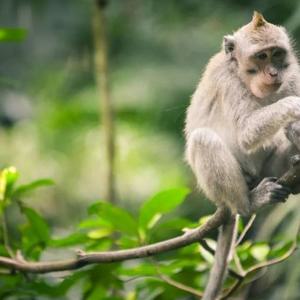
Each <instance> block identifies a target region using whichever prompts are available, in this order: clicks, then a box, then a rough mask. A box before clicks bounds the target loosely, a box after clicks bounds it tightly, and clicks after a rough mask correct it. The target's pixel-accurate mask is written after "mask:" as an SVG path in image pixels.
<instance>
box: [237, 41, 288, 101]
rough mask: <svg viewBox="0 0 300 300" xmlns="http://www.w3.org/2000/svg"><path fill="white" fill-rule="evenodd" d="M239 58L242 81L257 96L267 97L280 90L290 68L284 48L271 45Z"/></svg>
mask: <svg viewBox="0 0 300 300" xmlns="http://www.w3.org/2000/svg"><path fill="white" fill-rule="evenodd" d="M237 59H238V61H239V64H238V66H239V75H240V77H241V79H242V81H243V82H244V83H245V85H246V86H247V88H248V89H249V90H250V91H251V92H252V93H253V94H254V95H255V96H256V97H257V98H265V97H267V96H270V95H271V94H272V93H276V91H278V89H279V88H280V86H281V84H282V83H283V81H284V77H285V73H286V70H287V69H288V62H287V51H286V50H285V49H284V48H282V47H276V46H274V47H269V48H266V49H262V50H260V51H258V52H255V53H253V54H251V55H250V56H249V57H248V58H242V59H239V58H238V57H237Z"/></svg>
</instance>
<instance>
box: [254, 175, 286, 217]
mask: <svg viewBox="0 0 300 300" xmlns="http://www.w3.org/2000/svg"><path fill="white" fill-rule="evenodd" d="M276 181H277V178H276V177H266V178H264V179H263V180H262V181H261V182H260V183H259V185H258V186H257V187H256V188H254V189H253V190H252V191H251V192H250V197H251V209H252V212H256V211H257V210H258V209H260V208H261V207H263V206H266V205H270V204H276V203H279V202H285V201H286V199H287V198H288V196H289V195H290V194H291V190H290V188H288V187H286V186H283V185H281V184H279V183H277V182H276Z"/></svg>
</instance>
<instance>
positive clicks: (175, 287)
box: [0, 167, 294, 300]
mask: <svg viewBox="0 0 300 300" xmlns="http://www.w3.org/2000/svg"><path fill="white" fill-rule="evenodd" d="M18 179H19V173H18V171H17V170H16V169H15V168H14V167H9V168H6V169H4V170H2V172H1V173H0V187H1V190H0V196H1V202H0V204H1V208H2V210H1V211H2V212H1V218H2V221H3V222H2V223H3V224H4V226H2V228H1V236H2V239H4V244H3V246H2V247H1V248H0V254H1V255H2V256H15V255H16V252H17V250H21V253H22V255H23V258H24V259H26V260H39V259H41V258H42V257H44V258H45V257H47V253H48V255H49V253H55V252H56V251H59V250H60V253H64V252H67V253H69V252H70V250H72V249H73V250H74V248H75V247H76V248H80V249H82V250H86V251H108V250H111V249H114V250H115V249H126V248H131V247H137V246H141V245H143V244H145V243H148V242H149V241H151V242H156V241H160V240H162V239H166V238H170V237H172V236H175V235H179V234H181V233H182V229H183V228H193V227H195V226H198V225H199V224H200V223H203V222H204V219H207V218H208V217H205V218H201V219H200V220H199V222H198V223H195V222H192V221H191V220H188V219H184V218H180V217H178V216H176V214H175V215H174V210H175V209H176V208H177V207H178V206H180V205H182V203H183V201H184V200H185V198H186V196H187V194H188V193H189V190H188V189H187V188H174V189H170V190H166V191H162V192H160V193H158V194H156V195H154V196H153V197H152V198H150V199H148V200H147V201H145V202H144V204H143V206H142V207H141V208H140V209H139V213H138V214H137V215H133V214H131V213H129V212H128V211H126V210H124V209H123V208H121V207H119V206H115V205H112V204H110V203H107V202H105V201H96V202H95V203H93V204H91V205H90V206H89V208H88V216H87V217H86V218H85V219H83V220H82V221H81V222H80V223H79V224H78V225H77V226H76V227H75V228H73V230H72V231H70V232H69V233H68V234H67V235H64V236H61V235H60V236H57V235H54V234H53V233H52V230H51V228H50V226H49V225H48V222H47V221H46V220H45V219H44V217H43V216H42V215H41V214H40V213H38V212H37V211H36V210H35V209H33V208H31V207H29V206H28V205H27V204H26V202H25V201H24V200H23V197H24V195H27V196H28V193H30V192H34V191H35V190H36V189H38V188H41V187H47V186H49V184H52V183H53V182H52V181H51V180H49V179H41V180H37V181H34V182H31V183H28V184H25V185H24V184H23V185H21V186H20V185H18V184H17V183H18ZM13 207H17V208H18V209H19V210H20V213H21V214H22V216H23V218H22V219H21V222H20V223H19V224H14V226H13V228H7V226H6V225H7V224H6V223H5V222H6V217H9V211H10V210H11V209H12V208H13ZM170 216H172V217H170ZM243 229H244V227H243V224H242V223H241V224H240V226H239V230H240V231H242V230H243ZM15 230H17V231H18V235H17V236H12V235H11V234H10V232H11V231H15ZM207 243H208V244H209V245H210V247H211V248H214V247H215V242H214V241H213V240H210V239H208V240H207ZM293 244H294V243H293V242H292V241H281V242H279V243H272V242H271V243H267V242H262V241H260V242H253V241H251V240H246V241H244V242H243V243H242V244H240V245H239V246H238V247H237V250H236V259H235V263H232V264H231V266H230V267H231V268H232V270H234V271H235V272H237V273H238V272H240V269H241V268H243V270H244V272H245V274H247V270H249V274H250V270H251V276H250V275H249V276H248V275H247V283H249V282H251V281H252V280H253V279H255V278H256V277H257V276H260V274H261V267H259V266H260V265H261V264H266V263H267V262H268V261H269V260H271V259H272V260H274V259H275V260H280V259H282V258H283V257H284V256H286V255H287V253H288V252H289V251H290V250H291V247H292V246H293ZM212 260H213V259H212V254H211V253H210V252H207V249H204V248H203V247H202V246H200V244H194V245H190V246H188V247H185V248H182V249H180V250H178V251H176V253H175V252H172V253H165V254H163V255H160V256H158V257H155V258H146V259H140V260H138V261H133V262H131V263H128V262H126V261H124V262H120V263H113V264H99V265H93V266H90V267H86V268H84V269H80V270H77V271H74V273H69V274H66V275H64V276H63V277H62V278H60V277H56V276H55V275H32V274H23V273H20V272H16V273H15V272H14V273H6V272H5V273H3V274H1V275H0V287H1V288H0V298H1V299H6V298H9V296H15V297H19V298H22V299H32V297H41V296H43V297H45V298H46V299H65V298H66V297H67V299H69V298H68V297H71V296H70V295H72V293H73V292H74V290H75V291H76V294H77V299H89V300H91V299H120V300H121V299H128V300H129V299H162V300H164V299H166V300H168V299H178V298H180V297H187V296H188V295H189V294H190V295H191V296H192V297H195V299H196V295H197V294H196V292H197V293H200V292H201V291H202V290H203V288H204V284H205V281H206V279H207V275H208V271H209V269H210V267H211V264H212ZM236 260H238V261H239V263H238V264H236ZM241 266H242V267H241ZM3 271H5V269H3ZM248 277H249V278H248ZM232 284H233V279H232V278H229V279H228V281H227V282H226V284H225V287H226V288H227V289H229V288H230V286H231V285H232ZM186 289H190V290H191V292H187V291H186ZM193 292H194V293H193ZM72 299H73V298H72Z"/></svg>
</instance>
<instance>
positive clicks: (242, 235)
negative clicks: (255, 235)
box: [235, 214, 256, 246]
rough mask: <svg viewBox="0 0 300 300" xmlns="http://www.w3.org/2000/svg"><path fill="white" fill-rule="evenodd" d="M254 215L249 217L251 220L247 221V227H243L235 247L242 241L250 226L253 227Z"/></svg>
mask: <svg viewBox="0 0 300 300" xmlns="http://www.w3.org/2000/svg"><path fill="white" fill-rule="evenodd" d="M255 218H256V215H255V214H253V215H252V216H251V218H250V219H249V221H248V223H247V225H246V226H245V228H244V230H243V232H242V233H241V235H240V236H239V239H238V240H237V242H236V243H235V246H238V245H239V244H240V243H241V242H242V240H243V239H244V237H245V236H246V234H247V232H248V231H249V229H250V228H251V226H252V225H253V223H254V221H255Z"/></svg>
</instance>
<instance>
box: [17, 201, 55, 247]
mask: <svg viewBox="0 0 300 300" xmlns="http://www.w3.org/2000/svg"><path fill="white" fill-rule="evenodd" d="M22 213H23V214H24V215H25V216H26V217H27V220H28V222H29V224H30V227H31V230H32V231H33V233H34V234H35V236H36V237H37V238H38V239H39V240H40V241H42V242H45V243H46V242H47V241H48V240H49V238H50V231H49V227H48V224H47V223H46V221H45V220H44V219H43V218H42V217H41V216H40V215H39V214H38V213H37V212H36V211H35V210H33V209H32V208H29V207H26V206H23V207H22Z"/></svg>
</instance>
